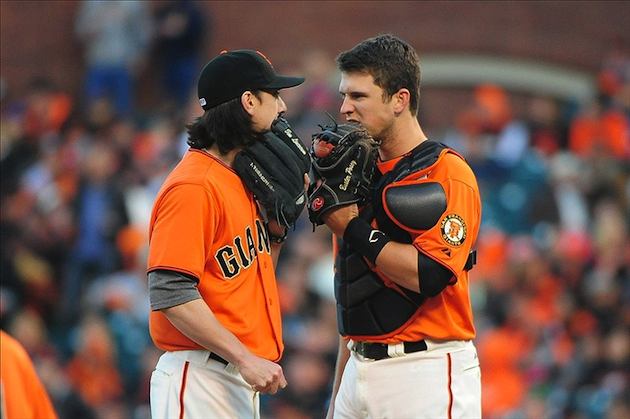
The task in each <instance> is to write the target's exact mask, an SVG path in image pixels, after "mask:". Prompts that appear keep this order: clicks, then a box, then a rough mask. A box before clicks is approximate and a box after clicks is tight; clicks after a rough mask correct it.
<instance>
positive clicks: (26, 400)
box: [0, 331, 57, 419]
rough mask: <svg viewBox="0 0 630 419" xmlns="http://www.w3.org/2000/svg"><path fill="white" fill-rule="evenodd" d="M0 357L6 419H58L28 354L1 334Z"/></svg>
mask: <svg viewBox="0 0 630 419" xmlns="http://www.w3.org/2000/svg"><path fill="white" fill-rule="evenodd" d="M0 357H1V358H2V361H1V362H0V370H1V372H0V377H1V378H0V379H1V382H2V404H3V409H6V410H4V412H6V416H5V419H57V414H56V413H55V410H54V408H53V405H52V403H51V402H50V398H49V397H48V393H46V389H45V388H44V386H43V385H42V383H41V381H40V380H39V377H38V376H37V373H36V372H35V367H34V366H33V363H32V362H31V359H30V358H29V356H28V354H27V353H26V351H25V350H24V348H23V347H22V345H20V343H19V342H18V341H17V340H15V339H13V338H12V337H11V336H9V335H8V334H6V333H5V332H4V331H0Z"/></svg>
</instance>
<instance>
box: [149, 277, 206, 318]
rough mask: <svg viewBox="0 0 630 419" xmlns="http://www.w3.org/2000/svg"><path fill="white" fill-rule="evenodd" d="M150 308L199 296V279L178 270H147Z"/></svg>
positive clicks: (185, 301)
mask: <svg viewBox="0 0 630 419" xmlns="http://www.w3.org/2000/svg"><path fill="white" fill-rule="evenodd" d="M148 278H149V300H150V301H151V310H153V311H156V310H162V309H165V308H169V307H174V306H178V305H180V304H184V303H187V302H189V301H192V300H196V299H198V298H201V294H199V290H198V289H197V284H198V283H199V280H198V279H197V278H193V277H190V276H186V275H184V274H182V273H180V272H176V271H169V270H165V269H158V270H155V271H151V272H149V275H148Z"/></svg>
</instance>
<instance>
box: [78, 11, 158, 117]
mask: <svg viewBox="0 0 630 419" xmlns="http://www.w3.org/2000/svg"><path fill="white" fill-rule="evenodd" d="M75 29H76V33H77V36H78V38H79V40H81V41H82V42H83V43H84V45H85V60H86V64H87V72H86V79H85V95H86V100H87V107H88V109H89V108H91V106H92V105H93V103H94V102H95V100H97V99H102V98H104V97H107V98H108V99H109V100H111V102H112V103H113V106H114V109H115V112H116V113H117V114H119V115H126V114H128V113H129V112H131V111H132V110H133V91H134V77H135V75H136V74H137V73H138V71H139V70H140V67H141V66H142V65H143V64H144V60H145V59H146V55H147V53H148V46H149V42H150V39H151V32H152V27H151V19H150V15H149V12H148V10H147V4H146V3H144V2H135V1H117V0H108V1H100V0H88V1H84V2H82V3H81V7H80V10H79V13H78V16H77V20H76V28H75Z"/></svg>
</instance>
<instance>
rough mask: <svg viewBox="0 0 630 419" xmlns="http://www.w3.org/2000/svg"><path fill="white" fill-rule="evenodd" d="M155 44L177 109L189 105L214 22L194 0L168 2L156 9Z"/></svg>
mask: <svg viewBox="0 0 630 419" xmlns="http://www.w3.org/2000/svg"><path fill="white" fill-rule="evenodd" d="M155 7H156V10H155V32H156V39H155V43H154V47H155V51H156V52H157V60H158V62H159V66H160V69H161V71H160V72H161V76H162V78H161V85H162V88H163V91H164V96H165V97H166V99H167V101H173V102H174V104H175V107H174V109H179V108H181V107H182V106H184V105H185V104H186V102H187V101H188V98H189V96H190V93H191V91H192V87H193V86H194V85H195V79H196V77H197V73H198V72H199V68H200V64H201V62H200V53H201V48H202V47H203V43H204V42H209V41H208V39H209V38H208V37H209V36H210V35H211V34H212V29H213V22H212V19H211V16H206V10H203V11H202V10H200V9H199V7H198V6H197V5H196V4H195V3H194V2H193V1H192V0H168V1H166V2H160V3H157V4H156V5H155Z"/></svg>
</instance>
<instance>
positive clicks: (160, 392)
mask: <svg viewBox="0 0 630 419" xmlns="http://www.w3.org/2000/svg"><path fill="white" fill-rule="evenodd" d="M209 356H210V352H208V351H174V352H165V353H164V354H163V355H162V356H161V357H160V360H159V361H158V363H157V365H156V367H155V370H154V371H153V374H152V375H151V417H152V418H153V419H197V418H199V419H224V418H225V419H227V418H230V419H232V418H247V419H259V418H260V399H259V394H258V392H255V391H253V390H252V388H251V386H250V385H249V384H247V382H245V380H243V377H241V375H240V374H239V373H238V372H237V371H236V369H235V368H234V366H233V365H232V364H228V365H223V364H222V363H220V362H218V361H215V360H213V359H209Z"/></svg>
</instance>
